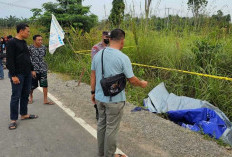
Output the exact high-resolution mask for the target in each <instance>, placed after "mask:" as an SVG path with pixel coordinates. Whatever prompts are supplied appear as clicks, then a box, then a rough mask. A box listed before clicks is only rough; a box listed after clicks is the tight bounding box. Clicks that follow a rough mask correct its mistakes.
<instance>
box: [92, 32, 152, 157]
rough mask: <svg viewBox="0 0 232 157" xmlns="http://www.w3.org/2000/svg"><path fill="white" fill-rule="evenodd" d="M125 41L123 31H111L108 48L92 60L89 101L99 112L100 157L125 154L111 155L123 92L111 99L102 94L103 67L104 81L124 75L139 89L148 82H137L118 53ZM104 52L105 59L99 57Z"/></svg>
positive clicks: (120, 112) (120, 113)
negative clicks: (90, 95) (95, 105)
mask: <svg viewBox="0 0 232 157" xmlns="http://www.w3.org/2000/svg"><path fill="white" fill-rule="evenodd" d="M124 40H125V32H124V31H123V30H121V29H115V30H113V31H112V32H111V33H110V46H109V47H107V48H105V49H104V50H101V51H99V52H98V53H97V54H96V56H95V57H94V59H93V61H92V66H91V70H92V71H91V90H92V91H91V94H92V102H93V103H94V104H97V108H98V110H99V120H98V128H97V139H98V155H99V156H100V157H103V156H104V157H120V156H121V157H125V155H121V154H114V153H115V151H116V147H117V146H116V138H117V133H118V130H119V125H120V122H121V119H122V115H123V108H124V106H125V101H126V95H125V90H123V91H121V92H120V93H119V94H117V95H115V96H113V97H111V96H105V95H104V92H103V89H102V87H101V84H100V81H101V80H102V66H103V68H104V77H105V78H108V77H111V76H115V75H117V74H121V73H123V74H124V75H125V77H126V78H127V79H128V80H129V82H130V83H131V84H132V85H135V86H140V87H142V88H145V87H146V86H147V81H140V80H139V79H138V78H137V77H136V76H134V73H133V70H132V65H131V61H130V59H129V57H128V56H126V55H125V54H123V53H122V52H121V51H120V50H121V49H122V48H123V46H124ZM103 51H104V57H102V53H103ZM102 58H103V59H104V63H103V65H102V64H101V63H102Z"/></svg>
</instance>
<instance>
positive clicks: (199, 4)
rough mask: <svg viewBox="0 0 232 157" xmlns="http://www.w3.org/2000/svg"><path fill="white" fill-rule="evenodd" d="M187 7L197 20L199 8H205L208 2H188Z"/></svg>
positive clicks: (202, 0) (192, 0) (191, 0)
mask: <svg viewBox="0 0 232 157" xmlns="http://www.w3.org/2000/svg"><path fill="white" fill-rule="evenodd" d="M187 4H188V7H189V9H191V10H192V13H193V16H194V17H196V18H198V17H199V12H200V9H201V8H205V7H206V6H207V4H208V0H188V3H187Z"/></svg>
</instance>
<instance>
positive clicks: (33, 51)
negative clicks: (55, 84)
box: [6, 23, 53, 130]
mask: <svg viewBox="0 0 232 157" xmlns="http://www.w3.org/2000/svg"><path fill="white" fill-rule="evenodd" d="M16 31H17V35H16V36H15V37H14V38H12V39H11V40H10V41H8V43H7V47H6V67H7V69H8V70H9V78H10V82H11V87H12V95H11V100H10V119H11V122H10V124H9V129H10V130H13V129H16V128H17V122H16V121H17V120H18V115H19V112H20V115H21V120H25V119H36V118H38V115H33V114H28V107H27V105H28V103H33V95H32V94H33V90H34V89H35V88H37V87H38V82H39V83H40V86H41V87H43V91H44V104H53V102H49V101H48V99H47V87H48V83H47V65H46V63H45V62H44V60H43V57H44V56H45V55H46V48H45V47H44V46H43V45H42V43H43V40H42V36H41V35H34V36H33V41H34V43H33V44H32V45H30V46H28V45H27V43H26V41H25V39H27V38H28V37H29V35H30V28H29V26H28V25H27V24H23V23H22V24H19V25H17V26H16ZM29 95H30V100H29ZM19 106H20V107H19ZM19 108H20V110H19Z"/></svg>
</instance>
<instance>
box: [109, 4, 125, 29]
mask: <svg viewBox="0 0 232 157" xmlns="http://www.w3.org/2000/svg"><path fill="white" fill-rule="evenodd" d="M112 5H113V7H112V9H111V13H110V16H109V21H110V23H111V25H112V26H113V27H118V28H119V27H120V24H121V23H122V21H123V18H124V10H125V3H124V1H123V0H113V2H112Z"/></svg>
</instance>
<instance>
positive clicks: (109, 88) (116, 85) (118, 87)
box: [100, 49, 126, 101]
mask: <svg viewBox="0 0 232 157" xmlns="http://www.w3.org/2000/svg"><path fill="white" fill-rule="evenodd" d="M104 51H105V49H104V50H103V51H102V57H101V62H102V79H101V81H100V83H101V86H102V89H103V93H104V95H105V96H110V101H112V97H113V96H115V95H117V94H118V93H120V92H121V91H122V90H124V89H125V87H126V76H125V75H124V73H121V74H117V75H115V76H111V77H107V78H105V77H104V68H103V54H104Z"/></svg>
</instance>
